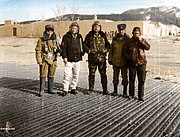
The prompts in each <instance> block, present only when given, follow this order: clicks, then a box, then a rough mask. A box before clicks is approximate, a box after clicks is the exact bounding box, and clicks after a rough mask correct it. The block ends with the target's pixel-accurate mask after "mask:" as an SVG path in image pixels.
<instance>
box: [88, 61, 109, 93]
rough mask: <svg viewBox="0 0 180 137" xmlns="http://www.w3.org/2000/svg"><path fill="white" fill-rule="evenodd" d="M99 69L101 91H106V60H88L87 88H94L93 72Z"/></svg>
mask: <svg viewBox="0 0 180 137" xmlns="http://www.w3.org/2000/svg"><path fill="white" fill-rule="evenodd" d="M97 68H98V70H99V73H100V75H101V84H102V87H103V91H107V75H106V61H104V62H89V90H91V91H92V90H93V89H94V81H95V73H96V70H97Z"/></svg>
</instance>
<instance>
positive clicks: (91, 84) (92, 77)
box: [84, 74, 95, 95]
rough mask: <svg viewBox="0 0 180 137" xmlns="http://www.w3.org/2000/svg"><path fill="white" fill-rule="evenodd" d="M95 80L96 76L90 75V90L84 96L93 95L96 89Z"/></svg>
mask: <svg viewBox="0 0 180 137" xmlns="http://www.w3.org/2000/svg"><path fill="white" fill-rule="evenodd" d="M94 80H95V75H92V74H90V75H89V90H87V91H86V92H85V93H84V94H87V95H91V93H92V92H93V89H94Z"/></svg>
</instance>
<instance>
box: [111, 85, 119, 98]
mask: <svg viewBox="0 0 180 137" xmlns="http://www.w3.org/2000/svg"><path fill="white" fill-rule="evenodd" d="M111 95H112V96H117V95H118V93H117V85H116V84H114V92H113V93H112V94H111Z"/></svg>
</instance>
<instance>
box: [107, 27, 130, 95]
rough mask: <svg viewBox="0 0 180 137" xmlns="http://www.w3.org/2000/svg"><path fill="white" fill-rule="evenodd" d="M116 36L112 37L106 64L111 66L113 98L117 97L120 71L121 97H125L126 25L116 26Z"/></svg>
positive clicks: (126, 79) (126, 80)
mask: <svg viewBox="0 0 180 137" xmlns="http://www.w3.org/2000/svg"><path fill="white" fill-rule="evenodd" d="M117 28H118V32H119V33H118V34H116V36H115V37H113V40H112V44H111V50H110V52H109V55H108V62H109V64H110V65H113V84H114V92H113V94H112V95H113V96H117V95H118V90H117V89H118V84H119V73H120V71H121V76H122V85H123V97H127V85H128V74H127V71H128V69H127V60H126V58H125V50H124V49H126V47H127V42H128V39H129V36H128V35H127V34H126V33H125V32H126V24H118V25H117Z"/></svg>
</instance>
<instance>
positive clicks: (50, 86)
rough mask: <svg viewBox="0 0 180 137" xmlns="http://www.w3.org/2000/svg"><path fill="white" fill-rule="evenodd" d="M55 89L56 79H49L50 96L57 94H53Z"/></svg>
mask: <svg viewBox="0 0 180 137" xmlns="http://www.w3.org/2000/svg"><path fill="white" fill-rule="evenodd" d="M53 87H54V78H53V77H48V93H49V94H55V93H54V92H53Z"/></svg>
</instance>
